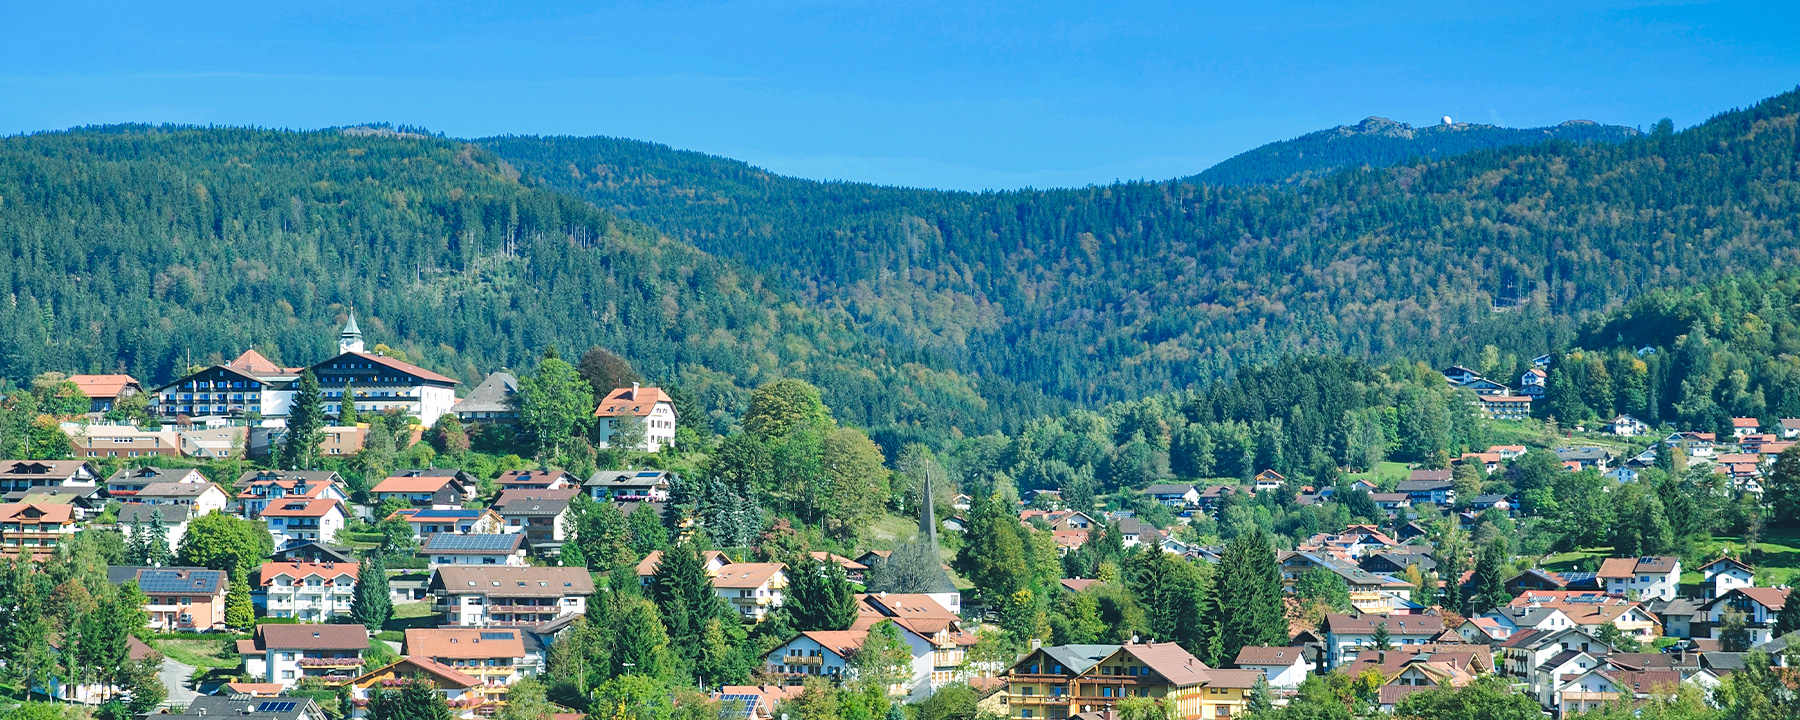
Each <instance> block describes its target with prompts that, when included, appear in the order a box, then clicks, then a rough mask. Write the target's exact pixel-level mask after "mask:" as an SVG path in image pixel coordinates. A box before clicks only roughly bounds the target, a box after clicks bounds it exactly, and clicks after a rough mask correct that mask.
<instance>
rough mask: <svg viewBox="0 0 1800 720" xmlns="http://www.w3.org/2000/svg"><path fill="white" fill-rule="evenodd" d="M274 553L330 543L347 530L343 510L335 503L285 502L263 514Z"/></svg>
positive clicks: (330, 501)
mask: <svg viewBox="0 0 1800 720" xmlns="http://www.w3.org/2000/svg"><path fill="white" fill-rule="evenodd" d="M262 517H263V522H264V523H266V524H267V525H268V526H269V535H270V536H272V537H274V538H275V549H276V550H281V549H284V548H287V547H290V546H293V545H299V544H301V543H306V542H317V543H329V542H331V541H332V540H333V539H334V538H336V537H337V533H338V531H339V530H342V529H344V521H345V520H346V519H348V518H347V516H346V515H345V514H344V506H343V504H341V503H339V502H338V501H336V500H324V499H313V500H282V501H280V502H276V503H271V504H270V505H269V506H268V507H266V508H263V511H262Z"/></svg>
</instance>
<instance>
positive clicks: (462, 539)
mask: <svg viewBox="0 0 1800 720" xmlns="http://www.w3.org/2000/svg"><path fill="white" fill-rule="evenodd" d="M518 546H519V535H518V534H516V533H513V534H475V535H450V534H447V533H438V534H436V535H433V536H431V539H430V540H427V541H425V550H426V551H427V552H445V551H448V552H458V551H460V552H508V551H511V550H512V549H514V548H516V547H518Z"/></svg>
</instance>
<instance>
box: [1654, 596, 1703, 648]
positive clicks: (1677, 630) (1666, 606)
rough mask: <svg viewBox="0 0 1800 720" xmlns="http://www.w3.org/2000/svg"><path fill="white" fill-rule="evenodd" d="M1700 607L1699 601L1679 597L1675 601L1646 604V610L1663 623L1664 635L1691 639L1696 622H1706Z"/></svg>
mask: <svg viewBox="0 0 1800 720" xmlns="http://www.w3.org/2000/svg"><path fill="white" fill-rule="evenodd" d="M1700 605H1701V603H1700V602H1698V601H1695V600H1690V599H1688V598H1681V597H1678V598H1675V599H1674V600H1652V601H1650V602H1648V603H1645V604H1644V609H1646V610H1648V611H1649V612H1650V614H1651V615H1654V616H1656V619H1657V621H1659V622H1661V623H1662V627H1663V635H1665V636H1668V637H1673V638H1691V637H1693V636H1694V627H1695V621H1696V620H1699V621H1701V622H1702V623H1704V621H1705V616H1704V615H1702V614H1701V613H1700Z"/></svg>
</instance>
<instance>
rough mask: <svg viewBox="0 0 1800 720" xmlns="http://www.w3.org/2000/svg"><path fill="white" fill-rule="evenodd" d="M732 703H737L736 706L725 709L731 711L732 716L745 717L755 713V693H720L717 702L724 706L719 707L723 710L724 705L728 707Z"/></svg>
mask: <svg viewBox="0 0 1800 720" xmlns="http://www.w3.org/2000/svg"><path fill="white" fill-rule="evenodd" d="M732 703H737V706H736V707H734V708H731V709H729V710H726V711H727V712H730V713H731V716H732V717H746V718H747V717H750V716H751V715H754V714H755V713H756V696H755V695H721V696H719V704H720V705H721V706H724V707H721V708H720V709H721V710H725V709H726V707H729V706H730V705H731V704H732Z"/></svg>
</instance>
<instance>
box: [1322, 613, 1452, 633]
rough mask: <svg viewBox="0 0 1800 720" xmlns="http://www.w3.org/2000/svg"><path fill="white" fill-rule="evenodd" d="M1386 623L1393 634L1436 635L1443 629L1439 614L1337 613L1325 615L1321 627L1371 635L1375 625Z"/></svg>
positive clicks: (1334, 631)
mask: <svg viewBox="0 0 1800 720" xmlns="http://www.w3.org/2000/svg"><path fill="white" fill-rule="evenodd" d="M1383 623H1385V624H1387V628H1388V634H1389V635H1393V636H1402V635H1406V636H1417V635H1436V634H1438V633H1441V632H1443V631H1444V618H1443V616H1441V615H1338V614H1331V615H1326V616H1325V622H1324V624H1323V626H1322V627H1324V628H1325V629H1326V630H1328V631H1329V632H1332V633H1337V634H1342V635H1371V634H1374V632H1375V626H1377V625H1381V624H1383Z"/></svg>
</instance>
